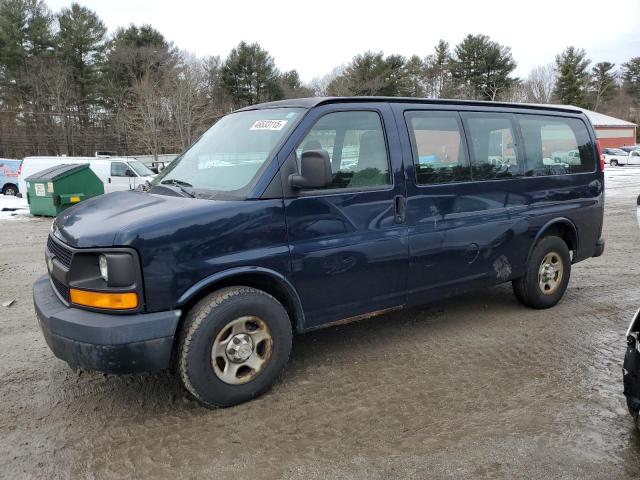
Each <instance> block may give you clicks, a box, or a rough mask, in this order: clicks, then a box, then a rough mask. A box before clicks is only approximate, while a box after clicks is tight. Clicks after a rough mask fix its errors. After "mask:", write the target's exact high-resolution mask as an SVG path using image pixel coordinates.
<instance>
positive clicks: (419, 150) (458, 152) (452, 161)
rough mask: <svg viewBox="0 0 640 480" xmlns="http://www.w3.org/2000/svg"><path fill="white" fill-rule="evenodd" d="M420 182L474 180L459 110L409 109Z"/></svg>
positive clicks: (435, 182)
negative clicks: (467, 155)
mask: <svg viewBox="0 0 640 480" xmlns="http://www.w3.org/2000/svg"><path fill="white" fill-rule="evenodd" d="M405 120H406V122H407V127H408V128H409V136H410V137H411V146H412V150H413V165H414V169H415V175H416V183H417V184H418V185H431V184H437V183H451V182H465V181H469V180H471V168H470V167H469V162H468V161H467V158H466V153H465V148H464V137H463V135H462V125H461V124H460V116H459V115H458V114H457V113H456V112H432V111H410V112H406V113H405Z"/></svg>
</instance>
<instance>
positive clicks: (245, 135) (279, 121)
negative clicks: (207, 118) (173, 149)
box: [153, 108, 304, 196]
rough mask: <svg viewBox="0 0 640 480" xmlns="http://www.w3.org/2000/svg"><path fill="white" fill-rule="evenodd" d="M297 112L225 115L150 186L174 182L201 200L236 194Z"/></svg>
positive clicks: (299, 111) (280, 110)
mask: <svg viewBox="0 0 640 480" xmlns="http://www.w3.org/2000/svg"><path fill="white" fill-rule="evenodd" d="M303 113H304V109H301V108H265V109H259V110H247V111H243V112H236V113H232V114H229V115H227V116H225V117H223V118H221V119H220V120H218V122H216V124H215V125H213V127H211V128H210V129H209V130H208V131H207V132H205V133H204V134H203V135H202V136H201V137H200V138H199V139H198V140H197V141H196V142H195V143H194V144H193V145H192V146H191V147H190V148H189V149H188V150H187V151H185V152H184V153H183V154H182V155H181V156H180V157H178V158H177V159H176V160H174V161H173V162H171V163H170V164H169V166H168V167H167V168H165V169H164V170H162V172H161V173H160V174H159V175H157V176H156V178H155V179H154V181H153V184H154V185H158V184H177V185H181V186H183V187H189V188H192V189H193V191H194V192H195V193H196V194H197V195H199V194H202V195H203V196H205V195H206V192H209V194H210V193H211V192H213V193H215V192H232V191H238V190H241V189H243V188H245V187H247V186H248V185H249V182H251V180H252V179H253V178H254V177H255V176H256V174H257V173H258V171H259V170H260V168H261V167H262V166H263V165H264V164H265V162H266V161H267V160H268V159H269V158H271V157H272V156H273V154H274V153H275V152H274V150H275V149H276V147H277V146H278V144H279V143H280V142H281V141H282V140H283V139H284V137H285V136H286V135H287V134H288V133H289V132H290V131H291V129H292V128H293V127H294V126H295V124H296V123H297V122H298V120H299V119H300V118H301V117H302V114H303ZM201 191H202V192H201Z"/></svg>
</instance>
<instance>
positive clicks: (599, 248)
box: [593, 238, 604, 257]
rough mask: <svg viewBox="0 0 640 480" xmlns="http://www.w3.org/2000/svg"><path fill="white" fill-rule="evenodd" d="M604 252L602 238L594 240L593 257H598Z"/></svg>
mask: <svg viewBox="0 0 640 480" xmlns="http://www.w3.org/2000/svg"><path fill="white" fill-rule="evenodd" d="M603 253H604V238H600V239H598V241H597V242H596V250H595V252H593V256H594V257H599V256H600V255H602V254H603Z"/></svg>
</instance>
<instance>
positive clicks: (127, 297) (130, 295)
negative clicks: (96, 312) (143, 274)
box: [69, 288, 138, 310]
mask: <svg viewBox="0 0 640 480" xmlns="http://www.w3.org/2000/svg"><path fill="white" fill-rule="evenodd" d="M69 294H70V296H71V303H75V304H76V305H83V306H85V307H93V308H106V309H111V310H129V309H131V308H136V307H137V306H138V294H136V293H134V292H127V293H104V292H89V291H87V290H77V289H75V288H72V289H71V290H70V291H69Z"/></svg>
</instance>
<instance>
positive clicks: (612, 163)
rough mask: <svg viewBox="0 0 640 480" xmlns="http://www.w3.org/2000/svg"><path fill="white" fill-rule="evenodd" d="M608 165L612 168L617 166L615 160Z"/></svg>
mask: <svg viewBox="0 0 640 480" xmlns="http://www.w3.org/2000/svg"><path fill="white" fill-rule="evenodd" d="M609 165H611V166H612V167H617V166H618V161H617V160H611V162H609Z"/></svg>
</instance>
